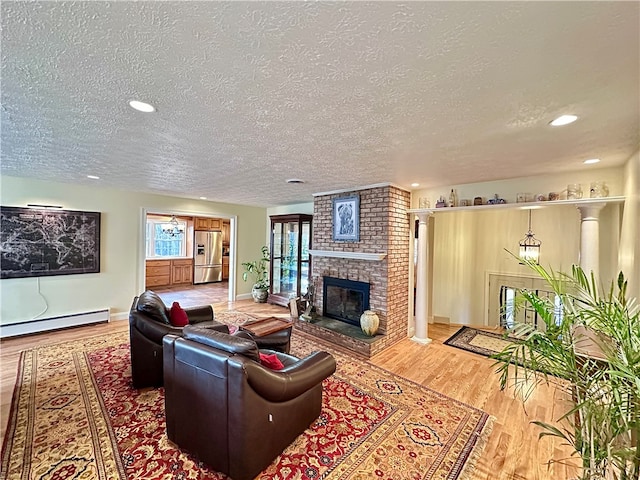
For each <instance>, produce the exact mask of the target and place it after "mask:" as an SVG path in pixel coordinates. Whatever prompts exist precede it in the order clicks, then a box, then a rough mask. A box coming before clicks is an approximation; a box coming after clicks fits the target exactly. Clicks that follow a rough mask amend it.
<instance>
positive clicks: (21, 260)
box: [0, 207, 100, 278]
mask: <svg viewBox="0 0 640 480" xmlns="http://www.w3.org/2000/svg"><path fill="white" fill-rule="evenodd" d="M0 253H1V257H0V278H22V277H41V276H50V275H72V274H80V273H98V272H99V271H100V212H81V211H75V210H50V209H33V208H22V207H0Z"/></svg>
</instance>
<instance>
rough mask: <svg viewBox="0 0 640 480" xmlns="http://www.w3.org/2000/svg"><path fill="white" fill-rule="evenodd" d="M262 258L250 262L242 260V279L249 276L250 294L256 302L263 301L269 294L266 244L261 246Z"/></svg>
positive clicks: (267, 250) (245, 279)
mask: <svg viewBox="0 0 640 480" xmlns="http://www.w3.org/2000/svg"><path fill="white" fill-rule="evenodd" d="M261 253H262V258H260V259H258V260H254V261H252V262H244V263H243V264H242V266H243V267H244V272H243V273H242V280H244V281H245V282H246V281H247V279H248V278H249V277H251V279H252V281H253V288H252V289H251V296H252V297H253V301H254V302H256V303H264V302H266V301H267V297H268V296H269V277H268V276H267V264H268V263H269V249H268V248H267V246H266V245H265V246H263V247H262V248H261Z"/></svg>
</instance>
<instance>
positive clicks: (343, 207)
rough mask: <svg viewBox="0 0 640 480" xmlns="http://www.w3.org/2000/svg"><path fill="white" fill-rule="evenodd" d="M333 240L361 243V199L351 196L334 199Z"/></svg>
mask: <svg viewBox="0 0 640 480" xmlns="http://www.w3.org/2000/svg"><path fill="white" fill-rule="evenodd" d="M333 240H334V241H335V242H358V241H360V197H359V196H358V195H350V196H348V197H339V198H334V199H333Z"/></svg>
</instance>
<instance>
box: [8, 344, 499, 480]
mask: <svg viewBox="0 0 640 480" xmlns="http://www.w3.org/2000/svg"><path fill="white" fill-rule="evenodd" d="M292 343H293V345H292V353H294V354H295V355H297V356H304V355H306V354H307V353H309V352H311V351H312V350H317V349H318V348H319V345H318V342H317V341H315V340H314V342H313V343H312V342H311V341H309V340H305V338H302V337H301V336H299V335H295V334H294V336H293V338H292ZM320 347H321V348H323V349H325V350H328V351H330V352H331V353H332V354H333V355H334V356H335V357H336V360H337V363H338V370H337V372H336V374H335V375H333V376H332V377H330V378H329V379H327V380H326V381H325V383H324V395H323V408H322V413H321V415H320V417H319V418H318V419H317V420H316V421H315V422H314V423H313V425H311V427H310V428H308V429H307V430H306V431H305V433H303V434H302V435H300V436H299V437H298V438H297V439H296V441H295V442H294V443H293V444H291V445H290V446H289V447H288V448H287V449H286V450H285V451H284V452H283V453H282V455H280V456H279V457H278V458H277V459H276V460H275V461H274V462H273V464H272V465H270V466H269V467H268V468H267V469H266V470H265V471H264V472H263V473H262V474H261V475H260V476H259V477H258V478H260V479H263V480H267V479H283V480H284V479H299V480H306V479H309V480H312V479H314V480H315V479H336V480H337V479H341V480H342V479H353V480H355V479H362V480H364V479H371V478H383V479H390V478H392V479H396V480H400V479H407V480H409V479H412V480H413V479H424V480H426V479H451V480H455V479H460V480H462V479H464V478H470V475H471V474H472V470H473V464H474V461H475V459H476V458H477V456H478V455H479V454H480V452H481V450H482V448H483V445H484V443H485V441H486V437H487V436H488V435H489V432H490V429H491V427H490V424H491V418H490V417H489V416H488V415H487V414H486V413H484V412H482V411H480V410H478V409H476V408H473V407H471V406H469V405H466V404H464V403H461V402H458V401H456V400H454V399H452V398H449V397H446V396H444V395H441V394H439V393H437V392H434V391H432V390H429V389H428V388H425V387H422V386H420V385H417V384H415V383H412V382H410V381H408V380H405V379H403V378H400V377H398V376H395V375H393V374H392V373H390V372H388V371H385V370H382V369H380V368H378V367H376V366H374V365H371V364H370V363H367V362H362V361H357V360H352V359H350V358H348V357H347V356H345V355H344V354H342V353H339V352H336V351H333V350H331V349H330V348H328V347H324V346H322V345H320ZM163 394H164V391H163V389H162V388H160V389H145V390H140V391H136V390H134V389H133V388H132V387H131V371H130V360H129V342H128V333H126V332H123V333H118V334H115V335H101V336H96V337H91V338H87V339H85V340H83V341H73V342H66V343H62V344H57V345H51V346H46V347H39V348H34V349H32V350H27V351H25V352H23V353H22V357H21V361H20V367H19V371H18V381H17V385H16V390H15V392H14V399H13V404H12V407H11V413H10V418H9V423H8V428H7V435H6V437H5V441H4V443H3V447H2V472H1V474H0V478H2V479H43V480H46V479H70V478H78V479H79V478H82V479H138V478H147V479H189V478H191V479H224V478H226V477H225V476H224V475H221V474H219V473H216V472H214V471H212V470H211V469H209V468H208V467H207V466H206V465H204V464H202V463H200V462H198V461H197V460H196V459H195V458H192V457H191V456H190V455H187V454H185V453H182V452H180V450H178V449H177V448H176V446H175V445H173V444H171V443H169V442H168V440H167V437H166V434H165V419H164V400H163ZM212 435H215V432H212Z"/></svg>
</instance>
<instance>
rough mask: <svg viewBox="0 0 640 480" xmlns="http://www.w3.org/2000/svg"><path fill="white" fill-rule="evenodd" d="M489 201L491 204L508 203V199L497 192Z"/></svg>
mask: <svg viewBox="0 0 640 480" xmlns="http://www.w3.org/2000/svg"><path fill="white" fill-rule="evenodd" d="M487 203H488V204H489V205H498V204H501V203H507V202H506V200H505V199H504V198H500V197H499V196H498V194H497V193H496V194H494V195H493V198H492V199H490V200H489V201H488V202H487Z"/></svg>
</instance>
